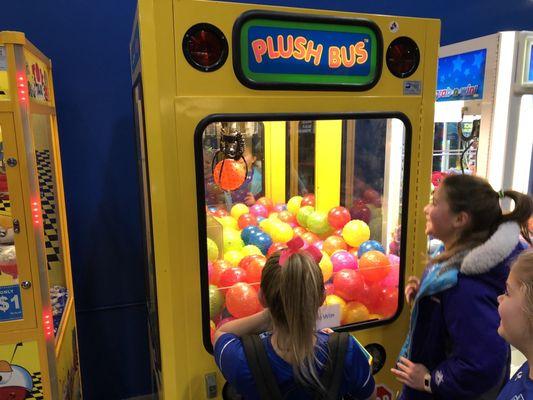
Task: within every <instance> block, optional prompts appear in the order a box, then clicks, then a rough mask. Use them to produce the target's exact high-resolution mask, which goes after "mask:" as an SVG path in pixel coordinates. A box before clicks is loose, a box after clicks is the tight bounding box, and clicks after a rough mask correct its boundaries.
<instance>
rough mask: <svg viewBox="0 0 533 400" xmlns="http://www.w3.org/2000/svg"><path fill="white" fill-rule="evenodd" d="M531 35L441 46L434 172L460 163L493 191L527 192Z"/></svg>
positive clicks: (532, 108)
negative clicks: (512, 190)
mask: <svg viewBox="0 0 533 400" xmlns="http://www.w3.org/2000/svg"><path fill="white" fill-rule="evenodd" d="M532 44H533V32H499V33H495V34H493V35H488V36H484V37H480V38H476V39H472V40H467V41H464V42H460V43H455V44H451V45H448V46H443V47H441V48H440V50H439V67H438V79H437V92H436V105H435V146H434V158H433V166H434V171H436V172H446V171H449V170H451V169H454V170H455V171H456V172H458V171H460V170H461V160H462V168H463V170H464V171H466V172H467V173H474V174H477V175H479V176H482V177H485V178H487V179H488V180H489V182H490V183H491V185H492V186H493V187H494V188H495V189H496V190H499V189H500V188H502V189H504V190H505V189H510V188H512V189H514V190H518V191H520V192H523V193H528V192H529V193H530V194H531V193H532V192H531V185H532V183H531V182H532V176H531V168H532V167H533V164H532V162H533V159H532V157H531V154H532V146H533V135H531V125H532V123H533V62H532V59H531V57H532V52H531V46H532Z"/></svg>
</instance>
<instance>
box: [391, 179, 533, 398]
mask: <svg viewBox="0 0 533 400" xmlns="http://www.w3.org/2000/svg"><path fill="white" fill-rule="evenodd" d="M503 197H509V198H511V199H512V200H514V203H515V207H514V210H513V211H512V212H511V213H509V214H503V213H502V210H501V207H500V199H501V198H503ZM532 211H533V202H532V199H531V198H530V197H528V196H525V195H523V194H521V193H518V192H515V191H511V190H509V191H505V192H500V193H498V192H495V191H494V190H493V189H492V187H491V186H490V184H489V183H488V182H487V181H486V180H484V179H481V178H479V177H475V176H469V175H453V176H450V177H447V178H446V179H445V180H444V181H443V182H442V183H441V185H440V186H439V187H438V188H437V190H436V191H435V193H434V194H433V199H432V201H431V203H430V204H428V205H427V206H426V207H425V208H424V212H425V215H426V220H427V222H426V234H428V235H431V236H433V237H435V238H437V239H439V240H441V241H442V242H443V246H441V248H440V249H438V250H437V251H436V252H435V254H433V257H432V258H431V260H430V261H429V264H428V266H427V267H426V269H425V271H424V274H423V276H422V279H421V280H418V278H416V277H410V278H409V282H408V285H407V287H406V289H405V294H406V297H407V301H408V302H411V301H412V302H413V309H412V313H411V322H410V328H409V333H408V335H407V339H406V341H405V343H404V346H403V348H402V351H401V354H400V357H399V359H398V363H397V365H396V368H393V369H392V373H393V374H394V375H395V376H396V378H397V379H398V380H399V381H400V382H402V383H403V384H404V388H403V391H402V394H401V396H400V399H405V400H411V399H446V400H453V399H461V400H467V399H495V398H496V396H497V394H498V392H499V391H500V389H501V387H502V385H503V383H504V382H505V381H506V379H507V377H508V374H509V357H510V354H509V346H508V345H507V344H506V343H505V341H504V340H503V339H502V338H501V337H500V336H499V335H498V333H497V329H498V326H499V316H498V302H497V298H498V296H499V295H501V294H503V293H504V290H505V281H506V279H507V276H508V275H509V265H510V263H511V261H512V260H513V259H514V258H515V257H516V256H517V255H518V254H519V253H520V251H522V250H523V245H522V244H521V243H520V233H522V235H523V236H524V237H525V238H526V239H527V240H528V241H529V234H528V232H527V221H528V219H529V217H530V216H531V213H532Z"/></svg>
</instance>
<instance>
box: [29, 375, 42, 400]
mask: <svg viewBox="0 0 533 400" xmlns="http://www.w3.org/2000/svg"><path fill="white" fill-rule="evenodd" d="M31 380H32V381H33V389H32V391H31V393H28V394H27V395H26V399H36V400H41V399H44V393H43V383H42V382H41V373H40V372H35V373H33V374H31Z"/></svg>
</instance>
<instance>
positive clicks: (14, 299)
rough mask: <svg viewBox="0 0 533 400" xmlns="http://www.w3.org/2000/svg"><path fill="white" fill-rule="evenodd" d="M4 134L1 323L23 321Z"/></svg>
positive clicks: (0, 146)
mask: <svg viewBox="0 0 533 400" xmlns="http://www.w3.org/2000/svg"><path fill="white" fill-rule="evenodd" d="M3 134H7V132H2V129H1V126H0V322H2V321H14V320H19V319H22V299H21V296H20V286H19V279H18V268H17V255H16V251H15V240H14V235H13V218H12V217H11V203H10V201H11V199H10V197H9V189H8V184H7V170H6V160H5V159H4V141H3V136H2V135H3Z"/></svg>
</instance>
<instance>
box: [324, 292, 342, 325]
mask: <svg viewBox="0 0 533 400" xmlns="http://www.w3.org/2000/svg"><path fill="white" fill-rule="evenodd" d="M333 304H338V305H339V307H340V313H341V315H340V317H341V321H342V320H343V319H344V315H345V313H346V302H345V301H344V299H343V298H342V297H339V296H337V295H336V294H328V295H327V296H326V300H324V305H325V306H332V305H333Z"/></svg>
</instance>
